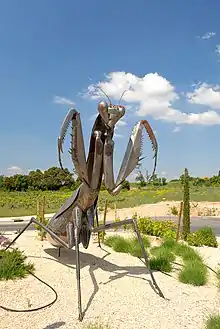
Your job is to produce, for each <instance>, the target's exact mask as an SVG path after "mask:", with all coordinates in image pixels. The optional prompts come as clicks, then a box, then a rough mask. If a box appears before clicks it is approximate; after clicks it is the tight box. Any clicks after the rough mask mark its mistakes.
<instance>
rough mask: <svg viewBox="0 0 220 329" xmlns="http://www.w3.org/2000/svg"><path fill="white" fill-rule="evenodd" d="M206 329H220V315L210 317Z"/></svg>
mask: <svg viewBox="0 0 220 329" xmlns="http://www.w3.org/2000/svg"><path fill="white" fill-rule="evenodd" d="M205 329H220V315H216V314H215V315H210V316H209V318H208V319H207V321H206V326H205Z"/></svg>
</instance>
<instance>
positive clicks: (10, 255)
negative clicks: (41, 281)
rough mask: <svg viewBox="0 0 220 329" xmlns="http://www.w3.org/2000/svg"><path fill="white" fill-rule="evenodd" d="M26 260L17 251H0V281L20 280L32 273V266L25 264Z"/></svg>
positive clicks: (20, 252) (21, 253)
mask: <svg viewBox="0 0 220 329" xmlns="http://www.w3.org/2000/svg"><path fill="white" fill-rule="evenodd" d="M26 259H27V257H26V256H25V255H24V254H23V252H22V251H20V250H18V249H13V250H0V280H14V279H16V278H20V279H21V278H24V277H26V276H27V275H28V274H30V272H31V273H33V271H34V265H33V264H31V263H26Z"/></svg>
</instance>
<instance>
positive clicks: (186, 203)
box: [183, 168, 190, 241]
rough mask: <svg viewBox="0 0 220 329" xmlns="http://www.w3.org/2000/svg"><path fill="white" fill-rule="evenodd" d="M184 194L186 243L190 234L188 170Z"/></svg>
mask: <svg viewBox="0 0 220 329" xmlns="http://www.w3.org/2000/svg"><path fill="white" fill-rule="evenodd" d="M183 183H184V185H183V186H184V192H183V239H184V240H185V241H186V239H187V236H188V234H189V233H190V191H189V173H188V170H187V168H185V171H184V182H183Z"/></svg>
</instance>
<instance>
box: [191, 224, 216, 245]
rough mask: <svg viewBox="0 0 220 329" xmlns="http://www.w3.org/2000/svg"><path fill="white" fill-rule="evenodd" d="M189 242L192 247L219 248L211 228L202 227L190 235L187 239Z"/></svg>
mask: <svg viewBox="0 0 220 329" xmlns="http://www.w3.org/2000/svg"><path fill="white" fill-rule="evenodd" d="M187 242H188V243H189V245H191V246H195V247H201V246H208V247H214V248H217V247H218V243H217V239H216V236H215V234H214V232H213V230H212V228H211V227H208V226H206V227H202V228H200V229H198V230H197V231H196V232H194V233H190V234H189V235H188V237H187Z"/></svg>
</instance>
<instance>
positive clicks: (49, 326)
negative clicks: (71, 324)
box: [43, 321, 66, 329]
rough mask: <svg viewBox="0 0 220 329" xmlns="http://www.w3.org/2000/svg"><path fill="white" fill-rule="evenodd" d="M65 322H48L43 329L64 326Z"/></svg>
mask: <svg viewBox="0 0 220 329" xmlns="http://www.w3.org/2000/svg"><path fill="white" fill-rule="evenodd" d="M65 324H66V322H64V321H59V322H54V323H52V324H48V325H47V326H46V327H44V328H43V329H58V328H60V327H62V326H64V325H65Z"/></svg>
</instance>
